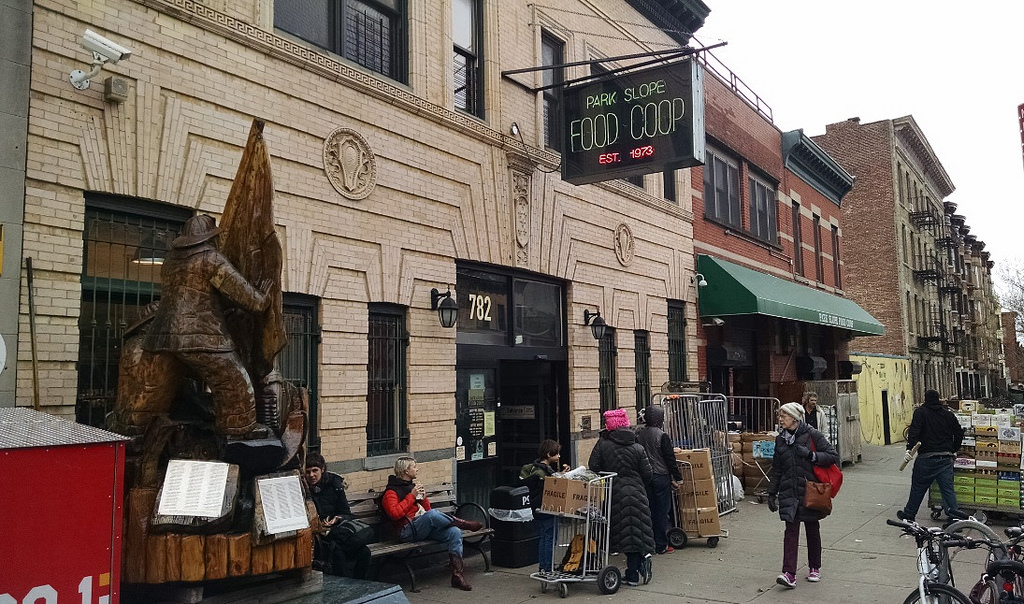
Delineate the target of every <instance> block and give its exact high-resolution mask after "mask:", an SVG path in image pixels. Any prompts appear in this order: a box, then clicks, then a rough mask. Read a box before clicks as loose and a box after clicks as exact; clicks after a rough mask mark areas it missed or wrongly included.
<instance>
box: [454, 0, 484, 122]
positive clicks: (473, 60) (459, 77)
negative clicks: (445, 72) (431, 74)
mask: <svg viewBox="0 0 1024 604" xmlns="http://www.w3.org/2000/svg"><path fill="white" fill-rule="evenodd" d="M482 27H483V20H482V18H481V16H480V0H452V40H453V42H454V45H455V49H454V71H455V72H454V74H453V75H454V83H455V108H456V109H461V110H462V111H466V112H468V113H472V114H473V115H476V116H478V117H483V115H484V110H483V94H482V89H481V87H482V84H483V78H481V77H480V76H481V73H480V71H481V67H482V66H483V61H482V60H481V59H480V51H481V50H482V49H481V48H480V40H481V39H482V38H483V36H482V35H481V33H482V32H481V29H482Z"/></svg>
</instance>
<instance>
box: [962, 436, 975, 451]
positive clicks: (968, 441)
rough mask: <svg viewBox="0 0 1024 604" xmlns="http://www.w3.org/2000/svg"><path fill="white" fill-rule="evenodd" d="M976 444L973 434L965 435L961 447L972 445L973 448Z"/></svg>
mask: <svg viewBox="0 0 1024 604" xmlns="http://www.w3.org/2000/svg"><path fill="white" fill-rule="evenodd" d="M975 444H976V443H975V440H974V437H973V436H965V437H964V440H963V442H962V443H960V448H961V449H962V448H964V447H971V448H972V449H973V448H974V445H975Z"/></svg>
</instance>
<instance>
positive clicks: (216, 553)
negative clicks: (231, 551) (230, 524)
mask: <svg viewBox="0 0 1024 604" xmlns="http://www.w3.org/2000/svg"><path fill="white" fill-rule="evenodd" d="M205 555H206V580H207V581H209V580H211V579H223V578H224V577H227V576H228V538H227V535H223V534H219V535H208V536H207V537H206V548H205Z"/></svg>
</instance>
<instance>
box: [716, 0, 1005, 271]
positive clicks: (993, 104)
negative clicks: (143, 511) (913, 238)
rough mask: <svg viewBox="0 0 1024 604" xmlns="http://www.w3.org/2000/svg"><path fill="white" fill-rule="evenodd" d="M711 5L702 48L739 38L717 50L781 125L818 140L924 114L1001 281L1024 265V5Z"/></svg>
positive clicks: (754, 0) (751, 1)
mask: <svg viewBox="0 0 1024 604" xmlns="http://www.w3.org/2000/svg"><path fill="white" fill-rule="evenodd" d="M704 2H705V3H706V4H707V5H708V6H709V7H710V8H711V13H710V15H708V18H707V20H706V21H705V23H704V26H703V27H702V28H701V29H700V30H698V31H697V34H696V40H697V41H698V42H699V43H701V44H703V45H705V46H710V45H713V44H715V43H718V42H721V41H725V42H727V45H726V46H724V47H721V48H717V49H715V50H713V51H712V52H713V54H714V55H715V56H716V57H718V59H720V60H721V61H722V63H724V64H725V65H726V66H727V67H728V68H729V69H730V70H732V72H733V73H735V74H736V75H737V76H738V77H739V78H740V79H741V80H743V81H744V82H745V83H746V84H747V85H748V86H749V87H750V88H751V89H752V90H753V91H754V92H755V93H757V95H758V96H760V97H761V98H762V99H764V101H765V102H767V104H768V105H769V106H770V107H771V108H772V111H773V116H774V121H775V125H776V126H777V127H778V128H780V129H781V130H782V131H789V130H793V129H797V128H803V130H804V133H805V134H806V135H808V136H816V135H818V134H824V132H825V125H826V124H831V123H835V122H840V121H843V120H846V119H848V118H851V117H860V118H861V123H862V124H866V123H870V122H874V121H878V120H883V119H890V118H897V117H902V116H904V115H913V116H914V120H915V121H917V124H918V126H919V127H920V128H921V130H922V132H923V133H924V135H925V137H926V138H927V139H928V142H929V143H930V144H931V147H932V150H933V151H934V152H935V154H936V156H937V157H938V159H939V162H941V163H942V165H943V167H944V168H945V170H946V174H948V175H949V178H950V180H951V181H952V182H953V185H954V187H955V188H956V190H955V191H954V192H953V194H952V195H950V196H949V197H947V198H946V199H947V200H948V201H953V202H956V204H957V213H958V214H962V215H964V216H965V217H966V223H967V224H968V225H970V227H971V234H972V235H976V236H977V237H978V239H980V240H982V241H984V242H985V244H986V246H985V249H986V250H987V251H989V252H990V253H991V259H992V260H994V261H995V263H996V267H995V268H994V269H993V274H994V275H998V272H999V268H1000V263H1001V262H1006V261H1011V262H1012V261H1021V260H1024V246H1022V245H1021V244H1020V242H1021V241H1024V158H1022V154H1021V136H1020V127H1019V124H1018V118H1017V106H1018V105H1020V104H1022V103H1024V0H975V1H974V2H969V3H958V2H952V1H951V0H942V1H936V0H858V1H857V2H837V1H836V0H775V1H768V0H704ZM998 287H999V284H998V283H997V288H998Z"/></svg>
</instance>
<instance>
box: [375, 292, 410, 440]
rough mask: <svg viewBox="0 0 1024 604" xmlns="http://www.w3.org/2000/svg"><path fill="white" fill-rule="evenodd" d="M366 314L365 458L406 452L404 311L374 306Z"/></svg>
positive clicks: (405, 341)
mask: <svg viewBox="0 0 1024 604" xmlns="http://www.w3.org/2000/svg"><path fill="white" fill-rule="evenodd" d="M369 312H370V315H369V330H368V332H367V340H368V354H367V363H366V373H367V385H366V404H367V409H366V455H367V456H368V457H372V456H375V455H389V454H392V453H404V452H407V451H408V449H409V424H408V417H407V416H408V412H407V411H408V408H407V407H408V402H407V399H406V397H407V381H406V380H407V379H408V377H407V376H408V368H407V366H406V365H407V358H406V351H407V348H408V346H409V333H408V331H406V326H405V315H406V310H405V308H404V307H401V306H396V305H393V304H383V303H374V304H370V309H369Z"/></svg>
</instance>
